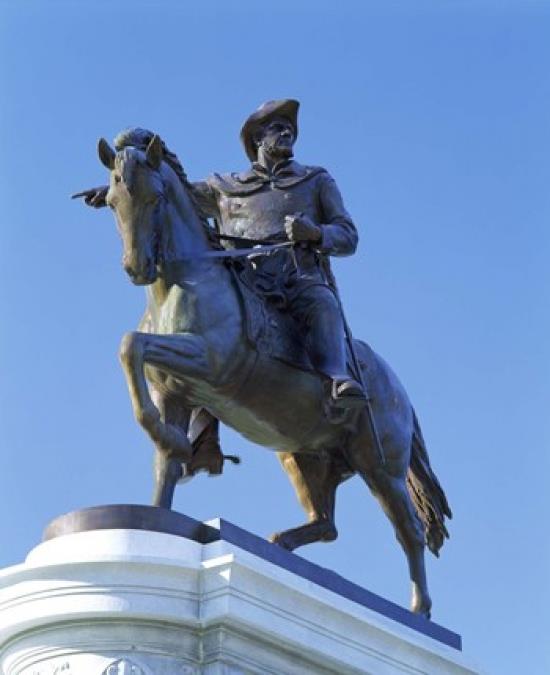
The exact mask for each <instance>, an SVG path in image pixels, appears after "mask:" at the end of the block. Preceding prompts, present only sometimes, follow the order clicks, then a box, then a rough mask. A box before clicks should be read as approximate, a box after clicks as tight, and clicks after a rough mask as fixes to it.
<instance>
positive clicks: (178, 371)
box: [100, 140, 450, 615]
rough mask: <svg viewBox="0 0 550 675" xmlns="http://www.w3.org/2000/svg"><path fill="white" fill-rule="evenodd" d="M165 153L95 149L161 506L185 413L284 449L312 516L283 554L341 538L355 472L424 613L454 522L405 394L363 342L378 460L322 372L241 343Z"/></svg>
mask: <svg viewBox="0 0 550 675" xmlns="http://www.w3.org/2000/svg"><path fill="white" fill-rule="evenodd" d="M155 143H156V145H155ZM159 148H160V146H159V144H158V142H156V141H155V140H154V141H153V142H152V143H151V144H150V146H149V147H148V149H147V152H146V153H144V152H142V151H140V150H137V149H135V148H130V147H128V148H125V149H124V150H122V151H121V152H119V153H117V154H116V155H115V153H114V151H112V150H111V149H110V148H109V147H108V145H107V144H106V143H105V142H103V141H102V142H100V157H101V159H102V161H103V163H104V164H105V165H106V166H108V167H109V168H110V170H111V185H110V189H109V193H108V195H107V202H108V203H109V205H110V206H111V207H112V208H113V209H114V210H115V212H116V216H117V221H118V225H119V229H120V232H121V235H122V238H123V244H124V258H123V261H124V266H125V268H126V269H127V271H128V273H129V274H130V276H132V278H133V280H134V282H135V283H139V284H144V285H146V288H147V298H148V302H147V310H146V312H145V315H144V318H143V320H142V322H141V324H140V330H139V331H138V332H133V333H128V334H127V335H126V336H125V337H124V338H123V342H122V346H121V361H122V364H123V367H124V370H125V372H126V376H127V380H128V386H129V389H130V394H131V398H132V403H133V407H134V412H135V414H136V417H137V419H138V420H139V422H140V423H141V424H142V426H143V427H144V428H145V430H146V431H147V432H148V433H149V435H150V436H151V438H152V439H153V441H154V443H155V445H156V447H157V455H156V460H157V461H156V467H157V472H156V476H157V485H156V493H155V499H154V503H155V504H157V505H161V506H166V507H169V506H170V505H171V502H172V497H173V491H174V487H175V484H176V482H177V481H178V480H179V479H180V477H181V476H182V465H183V466H184V467H185V464H186V463H187V462H189V460H190V457H191V448H190V444H189V441H188V439H187V427H188V423H189V415H190V411H191V410H192V409H193V408H195V407H198V406H202V407H205V408H207V409H208V410H209V411H210V412H211V413H212V414H213V415H214V416H215V417H217V418H218V419H220V420H221V421H222V422H224V423H225V424H227V425H228V426H230V427H233V428H234V429H236V430H237V431H239V432H240V433H241V434H243V435H244V436H245V437H247V438H248V439H250V440H251V441H253V442H255V443H258V444H259V445H263V446H266V447H268V448H273V449H277V450H278V454H279V458H280V459H281V461H282V464H283V467H284V469H285V470H286V471H287V473H288V475H289V477H290V479H291V480H292V482H293V484H294V487H295V489H296V492H297V494H298V497H299V499H300V501H301V503H302V506H303V507H304V509H305V510H306V513H307V515H308V523H306V524H305V525H302V526H299V527H297V528H294V529H292V530H288V531H286V532H282V533H280V534H278V535H274V537H273V540H274V541H276V542H277V543H279V544H281V545H282V546H285V547H286V548H288V549H294V548H296V547H297V546H300V545H303V544H306V543H310V542H313V541H319V540H331V539H334V538H335V537H336V528H335V526H334V495H335V491H336V488H337V486H338V485H339V484H340V483H341V482H342V481H343V480H345V479H346V478H348V477H349V476H351V475H353V474H354V473H359V474H360V475H361V476H362V477H363V478H364V479H365V481H366V482H367V484H368V485H369V487H370V488H371V490H372V491H373V493H374V494H375V496H376V497H377V498H378V499H379V500H380V502H381V504H382V506H383V508H384V510H385V511H386V513H387V515H388V516H389V518H390V520H391V521H392V523H393V525H394V527H395V529H396V533H397V537H398V539H399V541H400V543H401V544H402V546H403V548H404V550H405V553H406V555H407V558H408V562H409V568H410V574H411V579H412V582H413V599H412V609H413V611H416V612H420V613H423V614H425V615H429V611H430V606H431V600H430V598H429V594H428V590H427V585H426V578H425V570H424V547H425V542H426V540H427V542H428V545H429V546H430V548H431V549H432V550H433V551H434V552H435V553H437V550H438V549H439V548H440V546H441V544H442V543H443V538H444V536H446V530H445V526H444V522H443V521H444V516H445V515H450V513H449V512H448V507H447V504H446V501H445V497H444V495H443V493H442V491H441V489H440V487H439V484H438V482H437V479H436V478H435V476H434V475H433V473H432V472H431V469H430V466H429V461H428V457H427V453H426V450H425V447H424V444H423V441H422V436H421V433H420V430H419V428H418V425H417V423H416V418H415V415H414V411H413V409H412V406H411V404H410V402H409V400H408V397H407V395H406V393H405V391H404V389H403V387H402V386H401V384H400V383H399V381H398V379H397V378H396V376H395V375H394V374H393V372H392V371H391V369H390V368H389V367H388V366H387V364H386V363H385V362H384V361H383V360H382V359H381V358H380V357H379V356H377V355H376V354H375V353H374V352H373V351H372V350H371V349H370V348H368V347H367V346H366V345H364V344H363V343H360V342H357V343H356V346H357V352H358V356H359V361H360V362H361V365H362V367H363V376H364V380H365V383H366V386H367V391H368V392H369V394H370V396H371V400H372V411H373V415H374V419H375V421H376V425H377V429H378V433H379V436H380V439H381V442H382V446H383V451H384V458H381V457H380V455H379V453H378V452H377V449H376V447H373V443H372V436H371V432H370V427H369V424H368V419H367V416H366V413H365V412H364V411H361V412H359V413H354V414H352V415H347V416H344V422H342V423H340V424H338V423H334V419H331V418H330V415H328V414H327V411H326V407H325V405H324V399H325V392H324V389H323V383H322V381H321V378H320V377H319V376H318V375H317V374H316V373H314V372H312V371H308V370H305V369H300V368H296V367H293V366H292V365H289V364H286V363H284V362H282V361H281V360H277V359H274V358H272V357H270V356H268V355H266V354H265V353H262V352H261V350H258V349H256V348H255V346H254V345H253V344H251V343H250V341H249V340H247V339H246V334H245V321H244V317H243V305H242V302H241V299H240V297H239V293H238V290H237V288H236V286H235V283H234V280H233V279H232V276H231V273H230V271H229V270H228V268H227V267H226V266H225V265H223V264H220V262H219V260H216V259H215V258H209V257H208V255H209V251H210V248H211V246H210V243H209V241H208V238H207V236H206V233H205V228H204V223H203V221H202V220H201V218H200V216H199V214H198V212H197V209H196V207H195V204H194V202H193V199H192V196H191V194H190V192H189V191H188V190H186V189H185V187H184V185H182V182H181V181H180V180H179V179H178V177H177V176H176V174H175V173H174V172H173V170H172V169H171V168H170V167H169V166H168V165H167V164H166V163H164V162H162V161H161V155H160V149H159ZM383 459H384V460H385V461H383ZM415 467H416V471H415ZM407 479H408V482H409V489H407ZM409 490H410V492H409ZM411 496H412V498H411ZM413 500H414V503H413ZM415 507H416V508H415Z"/></svg>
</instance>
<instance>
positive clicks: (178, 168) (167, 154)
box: [114, 127, 213, 241]
mask: <svg viewBox="0 0 550 675" xmlns="http://www.w3.org/2000/svg"><path fill="white" fill-rule="evenodd" d="M154 136H155V134H154V132H152V131H149V130H148V129H142V128H141V127H130V128H128V129H124V130H123V131H121V132H120V133H119V134H117V136H116V138H115V141H114V142H115V149H116V150H117V151H120V150H123V149H124V148H129V147H133V148H137V149H138V150H142V151H145V150H146V149H147V146H148V145H149V143H150V142H151V141H152V140H153V137H154ZM159 138H160V137H159ZM160 142H161V145H162V151H163V155H164V156H163V159H164V161H165V162H166V163H167V164H168V166H169V167H170V168H171V169H172V170H173V171H174V173H175V174H176V176H177V177H178V178H179V180H180V182H181V184H182V185H183V187H184V188H186V190H187V192H188V194H189V197H190V198H191V202H192V204H193V206H194V208H195V211H196V212H197V214H198V216H199V218H200V220H201V222H202V224H203V226H204V228H205V229H206V232H207V234H208V238H209V239H210V241H213V237H212V233H213V230H212V227H210V225H209V223H208V218H207V217H206V216H204V215H203V213H202V210H201V208H200V205H199V203H198V201H197V198H196V196H195V191H194V190H193V184H192V183H191V182H190V181H189V179H188V178H187V174H186V173H185V170H184V168H183V166H182V164H181V162H180V161H179V159H178V156H177V155H176V153H175V152H172V151H171V150H169V149H168V146H167V145H166V143H165V142H164V141H163V140H162V138H161V139H160Z"/></svg>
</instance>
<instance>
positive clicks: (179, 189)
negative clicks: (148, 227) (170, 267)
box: [160, 178, 210, 266]
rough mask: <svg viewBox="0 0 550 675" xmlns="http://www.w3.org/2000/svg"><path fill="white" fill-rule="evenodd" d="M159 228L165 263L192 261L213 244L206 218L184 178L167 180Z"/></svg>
mask: <svg viewBox="0 0 550 675" xmlns="http://www.w3.org/2000/svg"><path fill="white" fill-rule="evenodd" d="M160 221H161V222H160V229H161V248H162V258H163V261H164V262H165V263H172V262H174V261H182V262H184V263H187V262H189V263H191V266H192V263H193V261H194V260H198V259H200V258H201V254H203V253H204V252H205V251H207V250H208V249H209V248H210V244H209V242H208V239H207V236H206V232H205V229H204V225H203V221H202V220H201V218H200V217H199V215H198V213H197V210H196V208H195V204H194V202H193V200H192V198H191V195H190V194H189V192H188V191H187V189H186V188H184V187H183V185H182V184H181V182H180V181H179V180H178V179H176V180H174V179H173V178H172V179H171V180H169V181H168V182H167V187H166V194H165V195H164V199H163V201H162V202H161V209H160Z"/></svg>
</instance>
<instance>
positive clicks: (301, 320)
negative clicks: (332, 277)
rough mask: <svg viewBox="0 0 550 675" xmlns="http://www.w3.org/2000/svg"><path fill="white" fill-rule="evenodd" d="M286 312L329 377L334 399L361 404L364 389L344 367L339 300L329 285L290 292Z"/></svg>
mask: <svg viewBox="0 0 550 675" xmlns="http://www.w3.org/2000/svg"><path fill="white" fill-rule="evenodd" d="M289 312H290V314H291V315H292V316H293V318H294V320H295V321H297V322H298V325H299V326H300V329H301V331H302V333H303V335H304V337H305V341H306V349H307V352H308V355H309V358H310V359H311V362H312V365H313V367H314V368H315V369H316V370H317V371H318V372H320V373H322V374H323V375H325V376H327V377H328V378H330V380H332V383H333V386H332V396H333V398H334V399H335V401H336V402H337V403H341V404H343V406H344V407H347V406H348V405H349V406H351V407H353V406H354V404H355V403H357V404H359V405H362V404H363V402H364V399H365V393H364V391H363V389H362V386H361V385H360V384H359V383H358V382H357V381H356V380H355V379H353V378H352V377H350V375H349V373H348V369H347V357H346V336H345V328H344V319H343V316H342V312H341V309H340V304H339V302H338V300H337V299H336V297H335V295H334V293H333V292H332V291H331V290H330V288H328V286H325V285H321V284H317V285H311V286H308V287H306V288H304V289H303V290H300V291H299V292H297V293H294V294H293V297H291V298H290V302H289Z"/></svg>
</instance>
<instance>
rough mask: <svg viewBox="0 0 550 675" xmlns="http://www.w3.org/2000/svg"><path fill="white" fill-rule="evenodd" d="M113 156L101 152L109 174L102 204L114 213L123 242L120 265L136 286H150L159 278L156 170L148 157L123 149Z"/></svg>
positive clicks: (158, 182)
mask: <svg viewBox="0 0 550 675" xmlns="http://www.w3.org/2000/svg"><path fill="white" fill-rule="evenodd" d="M111 152H112V155H111V154H110V153H109V151H108V150H107V149H105V148H104V153H105V154H106V155H107V157H106V159H107V161H104V158H103V157H101V153H100V157H101V159H102V161H103V163H104V164H105V165H106V166H108V168H109V169H110V171H111V175H110V185H109V191H108V192H107V195H106V198H105V202H106V204H107V206H109V207H110V208H111V209H112V210H113V211H114V213H115V216H116V222H117V228H118V231H119V233H120V236H121V239H122V246H123V253H122V265H123V267H124V269H125V271H126V272H127V274H128V276H129V277H130V278H131V280H132V281H133V282H134V283H135V284H138V285H144V284H151V283H153V282H154V281H155V280H156V278H157V275H158V270H157V262H158V261H157V258H158V246H159V241H158V238H159V237H158V232H156V226H157V223H156V218H155V216H156V213H155V207H156V204H157V202H158V199H159V197H160V195H161V194H162V180H161V177H160V175H159V172H158V170H157V169H158V166H157V167H155V166H151V161H150V159H149V157H148V153H146V152H142V151H140V150H136V149H135V148H125V149H124V150H122V151H120V152H118V153H116V154H115V153H114V151H111Z"/></svg>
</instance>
